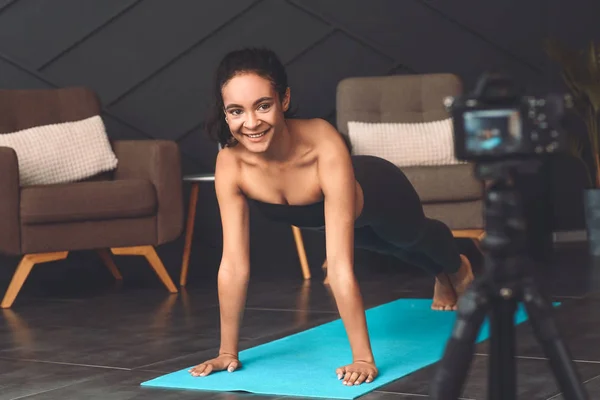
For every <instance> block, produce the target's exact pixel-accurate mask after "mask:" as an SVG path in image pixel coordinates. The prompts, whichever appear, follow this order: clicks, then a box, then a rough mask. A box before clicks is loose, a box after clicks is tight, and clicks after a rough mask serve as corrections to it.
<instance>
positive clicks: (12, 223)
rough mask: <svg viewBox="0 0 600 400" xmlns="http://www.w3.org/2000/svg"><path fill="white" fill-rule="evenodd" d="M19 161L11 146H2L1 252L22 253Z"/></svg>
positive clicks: (0, 187) (0, 168) (0, 157)
mask: <svg viewBox="0 0 600 400" xmlns="http://www.w3.org/2000/svg"><path fill="white" fill-rule="evenodd" d="M19 185H20V181H19V163H18V159H17V153H16V152H15V151H14V149H12V148H11V147H2V146H0V253H6V254H9V255H20V254H21V226H20V222H19V209H20V206H19V202H20V196H19V194H20V187H19Z"/></svg>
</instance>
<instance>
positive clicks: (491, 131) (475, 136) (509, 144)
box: [444, 74, 570, 162]
mask: <svg viewBox="0 0 600 400" xmlns="http://www.w3.org/2000/svg"><path fill="white" fill-rule="evenodd" d="M444 104H445V106H446V108H447V110H448V111H449V112H450V114H451V116H452V119H453V128H454V152H455V156H456V158H457V159H459V160H463V161H475V162H495V161H502V160H506V159H521V158H531V157H536V156H540V155H544V154H549V153H556V152H563V151H565V150H566V145H567V143H566V134H565V132H564V131H563V129H562V121H563V118H564V116H565V109H566V108H568V107H570V98H569V97H564V96H558V95H548V96H546V97H544V98H536V97H533V96H524V95H522V94H521V93H520V91H519V90H517V89H516V87H515V85H514V83H513V82H512V81H511V80H510V79H509V78H507V77H505V76H502V75H492V74H484V75H483V76H482V77H481V78H480V80H479V81H478V83H477V86H476V88H475V90H474V91H473V92H472V93H470V94H467V95H464V96H460V97H456V98H454V97H447V98H446V99H445V100H444Z"/></svg>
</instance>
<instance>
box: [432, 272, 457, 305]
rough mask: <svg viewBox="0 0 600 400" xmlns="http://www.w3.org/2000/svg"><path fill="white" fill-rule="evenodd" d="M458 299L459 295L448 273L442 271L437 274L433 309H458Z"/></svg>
mask: <svg viewBox="0 0 600 400" xmlns="http://www.w3.org/2000/svg"><path fill="white" fill-rule="evenodd" d="M457 300H458V297H457V295H456V292H455V291H454V287H453V286H452V281H451V280H450V277H449V276H448V274H446V273H441V274H439V275H438V276H436V277H435V286H434V288H433V303H432V304H431V309H432V310H436V311H451V310H456V301H457Z"/></svg>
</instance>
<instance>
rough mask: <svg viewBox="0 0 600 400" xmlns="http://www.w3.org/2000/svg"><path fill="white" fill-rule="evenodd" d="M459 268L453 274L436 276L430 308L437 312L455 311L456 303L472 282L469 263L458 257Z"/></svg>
mask: <svg viewBox="0 0 600 400" xmlns="http://www.w3.org/2000/svg"><path fill="white" fill-rule="evenodd" d="M460 260H461V263H460V268H459V269H458V271H457V272H455V273H454V274H446V273H442V274H439V275H438V276H436V278H435V286H434V288H433V303H432V305H431V308H432V309H433V310H437V311H452V310H456V303H457V302H458V299H459V298H460V296H462V294H463V293H464V292H465V290H467V288H468V287H469V284H470V283H471V282H472V281H473V279H474V276H473V270H472V268H471V262H470V261H469V259H468V258H467V257H465V256H464V255H462V254H461V255H460Z"/></svg>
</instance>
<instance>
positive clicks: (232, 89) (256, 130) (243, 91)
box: [221, 73, 290, 153]
mask: <svg viewBox="0 0 600 400" xmlns="http://www.w3.org/2000/svg"><path fill="white" fill-rule="evenodd" d="M221 93H222V95H223V106H224V112H225V117H226V118H227V119H226V121H227V124H228V125H229V129H230V130H231V134H232V135H233V137H234V138H235V139H236V140H237V141H238V142H239V143H240V144H241V145H243V146H244V147H245V148H246V149H248V150H249V151H251V152H254V153H262V152H265V151H267V149H268V148H269V145H270V143H271V142H272V140H273V138H274V137H277V135H278V134H280V132H281V131H282V130H283V129H284V128H285V117H284V115H283V113H284V112H285V111H286V110H287V108H288V107H289V99H290V96H289V89H288V90H287V91H286V94H285V96H284V98H283V99H280V97H279V95H278V94H277V92H276V91H275V89H274V88H273V85H272V84H271V82H269V81H268V80H267V79H265V78H263V77H261V76H259V75H256V74H253V73H245V74H240V75H236V76H234V77H233V78H232V79H231V80H229V82H227V83H226V84H225V85H224V86H223V88H222V90H221Z"/></svg>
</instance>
